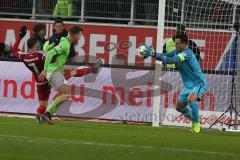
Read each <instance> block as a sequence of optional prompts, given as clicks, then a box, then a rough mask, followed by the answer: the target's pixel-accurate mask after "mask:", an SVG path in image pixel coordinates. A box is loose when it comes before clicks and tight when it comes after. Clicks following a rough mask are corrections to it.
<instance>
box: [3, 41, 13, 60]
mask: <svg viewBox="0 0 240 160" xmlns="http://www.w3.org/2000/svg"><path fill="white" fill-rule="evenodd" d="M12 57H13V55H12V51H11V48H10V47H9V46H8V45H6V44H5V43H0V59H2V58H12Z"/></svg>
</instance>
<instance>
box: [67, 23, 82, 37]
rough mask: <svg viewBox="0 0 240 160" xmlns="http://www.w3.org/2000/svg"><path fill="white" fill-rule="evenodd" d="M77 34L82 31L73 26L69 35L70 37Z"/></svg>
mask: <svg viewBox="0 0 240 160" xmlns="http://www.w3.org/2000/svg"><path fill="white" fill-rule="evenodd" d="M79 32H83V29H82V28H81V27H79V26H78V25H74V26H72V27H71V28H70V29H69V33H70V34H71V35H75V34H78V33H79Z"/></svg>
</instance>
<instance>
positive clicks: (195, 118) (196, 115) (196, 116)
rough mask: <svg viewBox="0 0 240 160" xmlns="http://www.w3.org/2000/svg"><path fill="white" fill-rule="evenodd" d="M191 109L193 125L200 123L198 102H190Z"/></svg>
mask: <svg viewBox="0 0 240 160" xmlns="http://www.w3.org/2000/svg"><path fill="white" fill-rule="evenodd" d="M188 105H189V107H191V109H192V118H193V119H192V121H193V123H198V122H199V109H198V105H197V103H196V102H189V103H188Z"/></svg>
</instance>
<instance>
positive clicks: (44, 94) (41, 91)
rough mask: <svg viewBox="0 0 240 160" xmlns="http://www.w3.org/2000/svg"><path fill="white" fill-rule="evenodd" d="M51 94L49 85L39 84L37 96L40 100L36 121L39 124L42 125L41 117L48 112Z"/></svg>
mask: <svg viewBox="0 0 240 160" xmlns="http://www.w3.org/2000/svg"><path fill="white" fill-rule="evenodd" d="M50 93H51V88H50V87H49V85H48V84H47V83H44V84H37V94H38V100H39V107H38V108H37V114H36V120H37V123H42V122H43V121H42V119H41V115H42V114H43V113H44V112H45V111H46V108H47V106H48V99H49V96H50Z"/></svg>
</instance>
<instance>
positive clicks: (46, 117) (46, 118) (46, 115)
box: [41, 112, 53, 125]
mask: <svg viewBox="0 0 240 160" xmlns="http://www.w3.org/2000/svg"><path fill="white" fill-rule="evenodd" d="M41 117H42V119H43V120H44V121H45V122H47V123H48V124H50V125H52V124H53V121H52V114H51V113H50V112H45V113H44V114H43V115H42V116H41Z"/></svg>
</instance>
